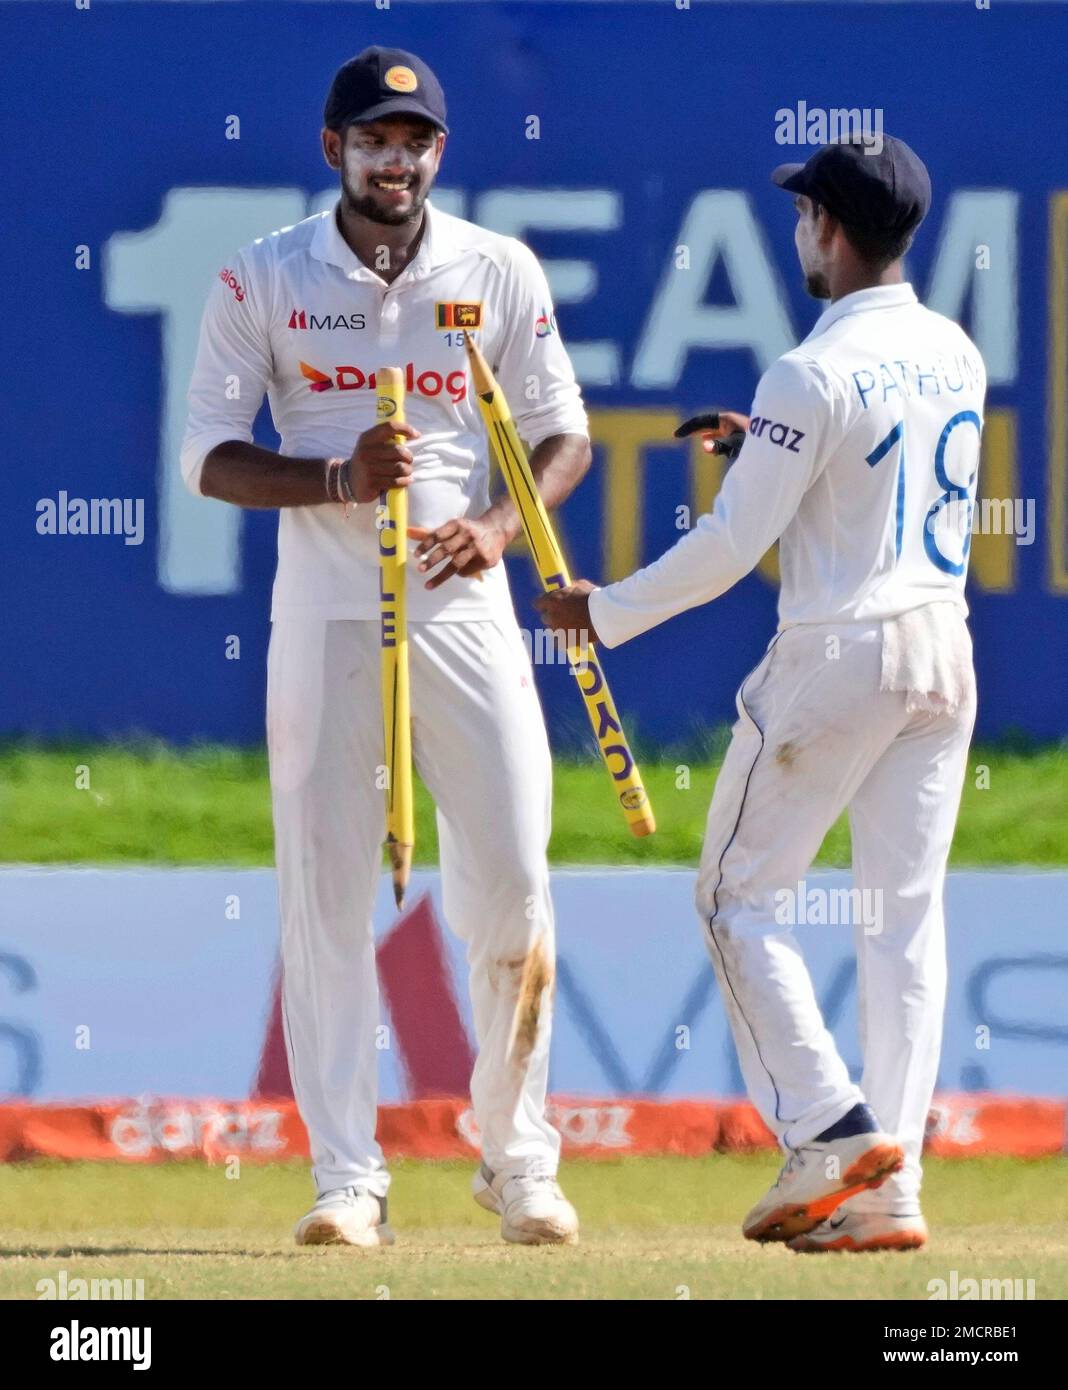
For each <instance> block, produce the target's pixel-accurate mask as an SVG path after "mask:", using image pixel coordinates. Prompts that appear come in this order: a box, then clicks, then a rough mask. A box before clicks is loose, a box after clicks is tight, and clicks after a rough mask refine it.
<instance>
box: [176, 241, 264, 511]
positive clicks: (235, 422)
mask: <svg viewBox="0 0 1068 1390" xmlns="http://www.w3.org/2000/svg"><path fill="white" fill-rule="evenodd" d="M253 273H254V272H253V268H252V265H251V262H250V258H249V257H247V256H246V255H245V254H243V253H239V254H238V255H237V256H236V257H235V258H234V260H233V263H232V265H230V266H227V267H226V269H225V270H222V271H220V272H219V278H218V279H217V280H216V282H215V284H214V286H213V288H212V290H211V293H210V294H209V296H208V302H207V305H206V306H205V309H204V316H203V318H202V320H201V324H200V340H199V343H198V346H197V355H196V364H195V365H194V367H193V376H192V380H191V381H190V385H189V391H188V394H187V397H186V399H187V401H188V404H189V413H188V417H187V420H186V427H185V436H184V438H183V440H182V450H181V469H182V477H183V478H184V479H185V482H186V486H187V487H188V488H189V489H190V491H191V492H196V493H199V492H200V474H201V471H202V469H203V467H204V460H205V458H206V457H207V456H208V454H209V453H211V451H212V449H214V448H215V446H216V445H217V444H223V443H225V442H226V441H227V440H229V439H240V440H243V441H244V442H245V443H247V444H251V443H252V422H253V421H254V420H255V418H256V415H257V413H258V411H259V408H260V405H261V404H262V402H263V396H264V392H265V391H266V389H267V384H268V382H269V381H270V379H271V374H272V370H273V357H272V354H271V344H270V337H269V334H268V331H267V322H268V318H267V315H266V314H265V313H264V312H263V305H262V304H261V303H260V302H259V299H258V295H257V289H256V286H255V284H254V282H253Z"/></svg>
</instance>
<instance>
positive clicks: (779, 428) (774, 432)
mask: <svg viewBox="0 0 1068 1390" xmlns="http://www.w3.org/2000/svg"><path fill="white" fill-rule="evenodd" d="M749 433H750V434H752V435H755V436H756V437H757V439H763V438H764V437H765V435H766V436H767V438H768V441H769V442H770V443H772V444H778V446H779V448H780V449H786V450H787V451H788V452H789V453H791V454H799V453H800V452H801V450H800V449H799V448H798V447H797V446H798V445H799V444H800V443H801V441H802V439H804V437H805V431H804V430H795V429H794V427H793V425H784V424H781V423H780V422H779V421H778V420H769V419H767V418H766V417H765V416H763V415H754V416H753V418H752V419H751V420H750V421H749Z"/></svg>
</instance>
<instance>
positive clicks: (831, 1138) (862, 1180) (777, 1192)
mask: <svg viewBox="0 0 1068 1390" xmlns="http://www.w3.org/2000/svg"><path fill="white" fill-rule="evenodd" d="M837 1130H838V1126H833V1127H832V1128H831V1129H829V1130H826V1131H825V1132H824V1133H823V1134H821V1135H819V1136H818V1137H817V1138H816V1139H813V1140H812V1141H811V1142H810V1143H808V1144H804V1145H803V1146H802V1147H801V1148H799V1149H796V1150H795V1151H794V1152H793V1153H792V1154H791V1155H790V1157H789V1159H787V1161H786V1163H785V1164H784V1165H783V1168H782V1171H781V1172H780V1173H779V1176H778V1178H777V1179H776V1182H775V1185H774V1187H772V1189H771V1190H770V1192H768V1193H767V1195H766V1196H764V1197H762V1198H761V1200H760V1201H759V1202H758V1203H757V1204H756V1206H755V1207H754V1208H753V1210H752V1211H751V1212H750V1213H749V1215H748V1216H747V1217H746V1218H745V1221H744V1222H743V1223H742V1233H743V1234H744V1236H745V1238H746V1240H761V1241H766V1240H783V1241H786V1240H793V1239H794V1237H795V1236H803V1235H805V1234H807V1232H809V1231H811V1230H812V1229H813V1228H814V1227H816V1226H819V1225H820V1224H821V1222H823V1221H825V1220H826V1219H827V1217H828V1216H830V1215H831V1213H832V1212H833V1211H834V1210H835V1209H836V1208H837V1207H840V1206H841V1205H842V1203H843V1202H845V1201H847V1200H848V1199H849V1198H850V1197H853V1196H855V1195H856V1194H857V1193H858V1192H862V1191H863V1190H864V1189H865V1188H866V1187H878V1186H879V1185H880V1184H881V1183H883V1182H885V1181H886V1179H887V1178H888V1177H889V1176H890V1174H891V1173H896V1172H897V1171H898V1169H899V1168H900V1167H901V1165H902V1164H903V1163H904V1161H905V1154H904V1150H903V1149H902V1148H901V1145H900V1144H899V1143H898V1142H897V1140H896V1139H893V1138H892V1137H891V1136H890V1135H889V1134H883V1133H882V1131H881V1130H878V1129H875V1130H867V1131H865V1132H864V1133H861V1134H855V1133H854V1134H849V1135H846V1136H845V1137H842V1136H841V1135H840V1134H838V1133H837V1132H836V1131H837ZM832 1159H833V1160H834V1162H832V1161H831V1160H832Z"/></svg>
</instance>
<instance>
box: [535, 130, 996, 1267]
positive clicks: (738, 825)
mask: <svg viewBox="0 0 1068 1390" xmlns="http://www.w3.org/2000/svg"><path fill="white" fill-rule="evenodd" d="M773 178H774V181H775V182H776V183H777V184H779V185H780V186H781V187H783V188H785V189H788V190H789V191H791V192H792V193H793V194H794V201H795V206H796V208H797V231H796V236H795V242H796V246H797V251H798V256H799V259H800V262H801V267H802V270H803V273H804V276H805V284H806V288H807V289H808V291H809V292H810V293H811V294H812V295H813V296H814V297H816V298H818V299H822V300H828V301H830V303H829V304H828V306H827V308H826V309H825V310H824V312H823V314H822V315H821V317H820V318H819V320H818V321H817V323H816V325H815V327H814V328H813V329H812V331H811V332H810V333H809V335H808V337H807V338H805V340H804V341H803V342H802V343H801V344H800V345H799V346H798V347H796V348H794V349H793V350H791V351H790V352H788V353H786V354H785V356H783V357H781V358H780V359H779V360H778V361H777V362H775V363H774V364H773V365H772V366H771V367H770V368H769V369H768V371H766V372H765V373H764V375H763V377H762V378H761V380H760V382H759V384H758V386H757V391H756V397H755V399H754V401H753V405H752V414H751V416H750V418H749V419H748V420H747V421H744V423H745V425H746V432H745V434H744V435H740V436H739V437H740V438H741V439H742V440H744V442H743V443H742V444H741V448H740V451H739V452H738V454H737V458H736V460H735V462H734V463H733V464H732V466H731V467H730V469H729V471H728V473H727V476H726V479H725V481H724V484H723V487H722V488H721V490H720V493H719V496H718V498H717V499H716V504H715V507H714V509H713V511H712V512H710V513H708V514H707V515H705V516H702V517H701V518H700V519H699V521H698V522H697V524H696V525H695V527H694V529H693V530H692V531H690V532H689V534H688V535H686V536H685V537H684V538H683V539H682V540H681V541H679V543H678V544H677V545H676V546H674V547H673V548H672V549H671V550H669V551H667V553H666V554H664V555H662V556H661V557H660V559H659V560H656V561H655V562H654V563H653V564H651V565H649V566H647V567H646V568H645V569H642V570H639V571H638V572H637V573H635V574H632V575H630V576H629V577H628V578H626V579H622V580H620V581H619V582H618V583H615V584H609V585H607V586H605V587H604V588H599V589H598V588H594V586H593V585H592V584H590V583H589V582H588V581H581V582H580V583H579V584H577V585H575V586H573V587H572V588H571V589H564V590H559V591H558V592H557V593H555V594H547V595H545V596H544V597H543V598H540V599H538V600H537V606H538V607H539V609H540V610H541V612H542V614H543V616H544V617H545V619H546V621H547V622H548V623H549V625H550V626H551V627H553V628H558V629H559V628H563V629H571V630H576V629H577V630H582V629H584V628H585V629H587V630H589V632H590V635H591V637H592V638H593V639H594V640H599V641H601V642H603V643H604V644H605V645H606V646H609V647H614V646H617V645H618V644H619V643H621V642H625V641H627V640H629V639H630V638H633V637H636V636H637V635H638V634H639V633H642V632H645V631H647V630H648V629H649V628H651V627H653V626H654V625H655V624H657V623H661V622H664V621H665V620H667V619H668V618H671V617H673V616H674V615H675V614H677V613H681V612H683V611H684V610H686V609H688V608H693V607H694V606H695V605H697V604H701V603H706V602H708V601H709V600H710V599H714V598H716V596H717V595H719V594H722V593H723V592H724V591H725V590H727V589H728V588H730V587H731V585H733V584H735V583H737V581H738V580H739V579H741V578H742V577H743V576H744V575H746V574H748V573H749V571H750V570H751V569H752V568H753V567H754V566H755V565H756V564H757V562H758V561H759V560H760V558H761V556H762V555H763V554H764V553H765V552H766V551H767V550H768V548H769V547H770V546H771V545H773V544H774V542H775V541H776V540H777V541H778V542H779V559H780V566H781V571H782V586H781V590H780V594H779V628H778V632H777V633H776V634H775V636H774V637H773V638H772V640H771V642H770V644H769V646H768V649H767V652H766V654H765V656H764V658H763V660H761V662H760V663H759V664H758V665H757V667H756V668H755V670H753V671H752V672H751V673H750V674H749V675H748V676H747V677H746V678H745V680H744V681H743V682H742V684H741V687H740V689H739V691H738V696H737V713H738V719H737V722H736V723H735V725H734V728H733V732H732V737H731V742H730V747H729V749H728V751H727V755H726V758H725V760H724V763H723V767H722V769H721V770H720V773H719V778H718V780H717V782H716V787H715V793H714V795H713V798H712V804H711V807H710V808H709V813H708V826H707V831H706V835H705V842H704V848H703V851H702V855H701V864H700V869H699V872H698V877H697V893H696V901H697V909H698V913H699V915H700V919H701V923H702V928H703V932H704V939H705V944H706V946H707V948H708V951H709V954H710V956H711V958H712V963H713V967H714V969H715V972H716V975H717V978H718V982H719V987H720V993H721V995H722V998H723V1001H724V1006H725V1009H726V1012H727V1016H728V1019H729V1020H730V1025H731V1029H732V1032H733V1035H734V1041H735V1046H736V1047H737V1050H738V1057H739V1060H740V1063H741V1069H742V1074H743V1076H744V1078H745V1082H746V1087H747V1089H748V1091H749V1095H750V1097H751V1098H752V1100H753V1102H754V1104H755V1105H756V1107H757V1108H758V1110H759V1111H760V1114H761V1116H762V1117H763V1119H764V1121H765V1123H766V1124H767V1126H768V1128H769V1129H770V1130H771V1131H772V1133H773V1134H774V1135H775V1137H776V1138H777V1139H778V1141H779V1144H780V1146H781V1147H782V1149H783V1151H784V1153H785V1155H786V1162H785V1164H784V1167H783V1169H782V1172H781V1173H780V1176H779V1179H778V1181H777V1182H776V1183H775V1185H774V1186H773V1187H772V1189H771V1191H770V1192H768V1193H767V1195H766V1196H765V1197H764V1198H762V1199H761V1201H760V1202H758V1203H757V1205H756V1206H755V1207H754V1208H753V1209H752V1211H751V1212H750V1213H749V1215H748V1216H747V1217H746V1219H745V1221H744V1224H743V1231H744V1233H745V1235H746V1236H747V1237H748V1238H749V1239H751V1240H758V1241H785V1242H788V1243H789V1244H790V1245H791V1246H792V1248H793V1249H795V1250H799V1251H808V1252H820V1251H828V1250H849V1251H872V1250H888V1249H902V1248H915V1247H917V1246H920V1245H923V1244H924V1243H925V1241H926V1239H927V1229H926V1225H925V1223H924V1218H923V1215H922V1212H921V1208H920V1178H921V1168H920V1151H921V1147H922V1144H923V1138H924V1128H925V1122H926V1119H927V1112H928V1107H929V1105H930V1101H931V1096H932V1092H933V1089H934V1085H935V1078H936V1076H937V1072H938V1057H939V1049H940V1044H941V1029H942V1013H943V1007H944V1001H945V991H946V952H945V931H944V922H943V910H942V890H943V881H944V878H945V870H946V861H947V858H948V855H949V848H950V843H951V841H952V838H953V830H954V825H955V823H956V817H957V809H958V806H959V803H960V795H961V789H962V785H963V780H964V774H965V768H966V765H967V754H968V745H969V740H970V737H971V731H972V726H973V723H974V719H975V698H976V697H975V676H974V671H973V667H972V647H971V638H970V635H969V632H968V626H967V623H966V621H965V618H966V614H967V611H968V610H967V604H966V602H965V598H964V582H965V576H966V573H967V567H968V552H969V546H970V542H971V519H972V510H973V507H974V503H975V490H976V479H977V474H978V468H979V441H980V432H981V428H982V414H983V401H984V393H985V386H986V373H985V370H984V367H983V362H982V359H981V357H980V355H979V352H978V351H977V349H976V348H975V346H974V344H973V343H972V342H971V341H970V340H969V338H968V337H967V335H966V334H965V333H964V332H963V331H962V329H961V328H960V327H958V325H957V324H955V323H952V322H951V321H950V320H949V319H946V318H943V317H942V316H941V315H939V314H936V313H932V312H931V311H930V310H928V309H926V308H924V307H923V305H921V304H920V303H918V302H917V299H916V295H915V293H914V292H913V290H912V287H911V286H910V285H909V284H908V283H907V282H906V281H905V278H904V274H903V269H902V257H903V256H904V254H905V252H906V250H907V249H908V247H909V245H910V243H911V240H912V236H913V233H914V232H915V230H916V228H917V227H918V226H919V224H920V222H921V221H922V219H923V217H924V215H925V214H926V212H927V209H928V206H929V203H930V196H931V190H930V181H929V178H928V174H927V170H926V168H925V167H924V165H923V163H922V162H921V161H920V160H919V158H918V157H917V156H916V155H915V153H914V152H913V151H912V150H911V149H909V147H908V146H907V145H906V144H904V142H902V141H900V140H895V139H893V138H891V137H886V139H885V143H884V144H883V147H882V148H881V149H880V150H875V149H873V148H871V147H869V146H867V145H864V144H862V143H856V144H837V145H829V146H826V147H824V148H823V149H821V150H819V151H818V152H817V153H816V154H814V155H813V156H812V158H811V159H810V160H809V161H808V162H807V163H806V164H805V165H803V166H802V165H784V166H782V167H781V168H779V169H777V170H776V171H775V174H774V175H773ZM706 418H707V417H706ZM734 418H737V417H734ZM743 420H744V417H743ZM692 423H693V422H692ZM705 442H706V447H708V445H709V443H718V441H713V440H712V438H711V435H710V433H709V434H706V437H705ZM846 809H848V811H849V820H850V829H851V833H852V843H853V883H854V891H853V895H852V899H851V901H852V903H853V912H852V913H851V914H850V915H851V916H852V918H853V920H852V921H851V922H850V923H849V924H847V927H851V928H852V933H851V934H852V936H853V939H854V943H855V948H856V955H857V972H858V975H857V978H858V994H859V998H858V1013H859V1023H860V1035H861V1044H862V1049H863V1053H864V1071H863V1075H862V1076H861V1078H860V1082H859V1085H858V1084H857V1083H856V1082H855V1081H854V1080H853V1079H852V1078H851V1077H850V1075H849V1072H848V1070H847V1068H846V1066H845V1063H844V1062H843V1061H842V1058H841V1056H840V1055H839V1053H838V1050H837V1048H836V1047H835V1043H834V1039H833V1038H832V1037H831V1034H830V1033H829V1031H828V1030H827V1027H826V1025H825V1023H824V1020H823V1017H822V1015H821V1013H820V1009H819V1006H818V1004H817V1001H816V996H815V992H814V989H813V985H812V980H811V979H810V977H809V974H808V971H807V969H806V967H805V963H804V960H803V957H802V954H801V951H800V949H799V946H798V942H797V940H796V939H795V933H794V930H793V927H794V925H795V924H798V923H800V922H801V921H803V920H804V912H803V910H801V900H802V899H803V898H804V897H806V896H807V891H808V890H807V889H806V886H805V883H804V877H805V874H806V873H807V871H808V869H809V866H810V865H811V863H812V861H813V859H814V858H815V856H816V854H817V852H818V850H819V848H820V845H821V844H822V842H823V838H824V836H825V834H826V833H827V831H828V830H829V829H830V828H831V826H832V825H833V824H834V823H835V821H836V820H837V818H838V816H839V815H840V814H841V813H842V812H843V811H845V810H846ZM823 891H827V890H823ZM858 900H859V901H861V902H865V901H866V902H868V903H874V904H877V905H878V907H879V911H878V912H876V913H872V914H869V913H864V912H863V911H861V912H857V911H856V904H857V902H858ZM828 920H830V919H828Z"/></svg>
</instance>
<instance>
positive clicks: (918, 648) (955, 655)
mask: <svg viewBox="0 0 1068 1390" xmlns="http://www.w3.org/2000/svg"><path fill="white" fill-rule="evenodd" d="M880 687H881V689H883V690H903V691H906V692H907V697H908V698H907V699H906V701H905V708H906V710H907V711H908V712H909V713H910V714H913V713H921V712H926V713H931V714H953V713H955V712H956V711H957V710H958V709H959V708H960V707H961V705H963V704H965V703H966V702H968V701H970V700H972V699H973V698H974V692H975V671H974V668H973V666H972V638H971V633H970V632H969V631H968V624H967V622H966V621H965V619H964V614H963V613H962V612H961V610H960V609H959V608H958V607H957V605H956V604H955V603H928V604H925V605H924V607H922V608H913V609H910V610H909V612H907V613H900V614H898V616H897V617H896V618H886V619H885V620H884V622H883V654H882V678H881V681H880Z"/></svg>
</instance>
